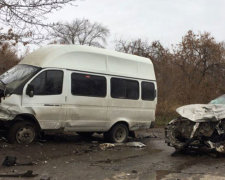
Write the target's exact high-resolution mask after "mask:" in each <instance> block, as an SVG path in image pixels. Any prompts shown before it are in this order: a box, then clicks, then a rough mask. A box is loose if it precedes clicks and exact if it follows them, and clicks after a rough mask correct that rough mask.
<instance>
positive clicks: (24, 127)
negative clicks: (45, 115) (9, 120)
mask: <svg viewBox="0 0 225 180" xmlns="http://www.w3.org/2000/svg"><path fill="white" fill-rule="evenodd" d="M36 136H37V131H36V128H35V126H34V124H32V123H30V122H26V121H21V122H16V123H15V124H13V125H12V126H11V127H10V129H9V132H8V141H9V142H10V143H18V144H30V143H32V142H34V141H35V139H36Z"/></svg>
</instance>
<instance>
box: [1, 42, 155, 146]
mask: <svg viewBox="0 0 225 180" xmlns="http://www.w3.org/2000/svg"><path fill="white" fill-rule="evenodd" d="M156 94H157V85H156V78H155V72H154V67H153V64H152V62H151V60H150V59H147V58H144V57H139V56H135V55H130V54H125V53H120V52H115V51H110V50H106V49H101V48H95V47H89V46H80V45H49V46H46V47H43V48H40V49H38V50H36V51H34V52H32V53H31V54H29V55H27V56H26V57H25V58H24V59H23V60H21V61H20V63H19V64H18V65H16V66H14V67H13V68H11V69H10V70H8V71H7V72H5V73H3V74H2V75H1V76H0V97H1V103H0V127H1V130H4V131H5V133H6V135H7V138H8V141H9V142H11V143H14V142H15V143H19V144H29V143H31V142H33V141H34V140H35V139H36V138H37V137H38V136H39V135H40V134H41V133H42V132H47V131H52V132H56V133H57V132H68V131H70V132H71V131H72V132H77V133H78V134H80V135H82V136H90V135H92V134H93V133H104V136H105V137H106V138H107V139H108V140H110V141H111V142H125V141H126V140H127V137H128V136H129V134H132V132H134V131H135V130H138V129H147V128H150V126H151V125H152V124H153V123H154V121H155V109H156V103H157V95H156Z"/></svg>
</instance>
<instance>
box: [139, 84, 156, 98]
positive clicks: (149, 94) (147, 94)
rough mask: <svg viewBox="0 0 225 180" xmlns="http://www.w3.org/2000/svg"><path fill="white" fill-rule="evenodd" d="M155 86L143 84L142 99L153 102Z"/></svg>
mask: <svg viewBox="0 0 225 180" xmlns="http://www.w3.org/2000/svg"><path fill="white" fill-rule="evenodd" d="M155 96H156V92H155V85H154V83H152V82H144V81H143V82H142V83H141V98H142V99H143V100H149V101H153V100H154V99H155Z"/></svg>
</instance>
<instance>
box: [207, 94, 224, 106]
mask: <svg viewBox="0 0 225 180" xmlns="http://www.w3.org/2000/svg"><path fill="white" fill-rule="evenodd" d="M209 104H225V94H224V95H222V96H220V97H218V98H216V99H213V100H212V101H210V102H209Z"/></svg>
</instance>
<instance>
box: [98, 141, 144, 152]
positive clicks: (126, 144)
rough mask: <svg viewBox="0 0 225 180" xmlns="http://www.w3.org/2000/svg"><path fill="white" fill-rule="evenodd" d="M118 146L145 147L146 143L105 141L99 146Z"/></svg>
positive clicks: (105, 147)
mask: <svg viewBox="0 0 225 180" xmlns="http://www.w3.org/2000/svg"><path fill="white" fill-rule="evenodd" d="M116 146H128V147H138V148H143V147H145V146H146V145H145V144H143V143H141V142H127V143H103V144H100V145H99V147H100V149H101V150H103V151H104V150H106V149H109V148H112V147H116Z"/></svg>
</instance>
